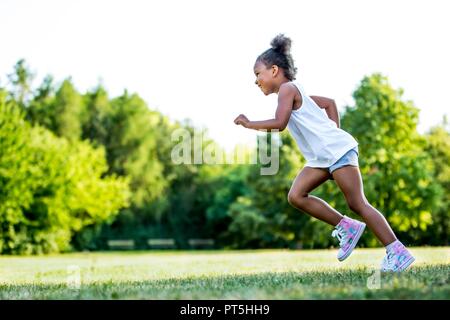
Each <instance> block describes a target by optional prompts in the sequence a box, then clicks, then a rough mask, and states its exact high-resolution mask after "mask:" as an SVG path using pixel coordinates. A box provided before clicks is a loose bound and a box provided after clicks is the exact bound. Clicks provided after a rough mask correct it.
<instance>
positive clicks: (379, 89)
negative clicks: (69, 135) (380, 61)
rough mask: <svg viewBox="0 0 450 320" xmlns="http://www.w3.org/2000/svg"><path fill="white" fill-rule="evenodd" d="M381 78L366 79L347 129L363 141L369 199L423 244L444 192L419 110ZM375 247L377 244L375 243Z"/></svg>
mask: <svg viewBox="0 0 450 320" xmlns="http://www.w3.org/2000/svg"><path fill="white" fill-rule="evenodd" d="M402 94H403V91H402V90H401V89H400V90H395V89H393V88H392V87H391V86H390V84H389V82H388V80H387V78H386V77H384V76H382V75H381V74H373V75H371V76H368V77H365V78H364V79H363V80H362V81H361V84H360V86H359V87H358V88H357V90H356V91H355V92H354V94H353V97H354V99H355V102H356V104H355V106H353V107H347V108H346V111H345V114H344V116H343V117H342V127H344V128H345V129H346V130H347V131H348V132H350V133H351V134H352V135H353V136H354V137H355V138H356V139H357V141H358V142H359V150H360V163H359V164H360V168H361V173H362V176H363V181H364V188H365V193H366V197H367V199H368V200H369V202H370V203H371V204H372V205H373V206H374V207H376V208H377V209H379V210H380V211H381V212H382V213H383V214H384V215H385V216H386V217H387V219H388V221H389V222H390V223H391V224H392V227H393V228H394V231H396V232H398V233H400V237H401V238H403V239H407V240H409V241H410V242H418V241H419V239H420V237H421V234H423V232H424V231H426V230H427V228H428V227H429V226H430V225H431V224H432V222H433V213H434V212H435V210H436V209H437V205H438V198H439V194H440V190H439V189H440V188H439V185H438V184H436V183H435V181H434V178H433V176H432V171H433V164H432V161H431V158H430V156H429V154H427V153H426V152H425V150H424V147H425V141H424V139H423V137H421V136H419V134H418V133H417V130H416V126H417V121H418V112H419V111H418V109H417V108H416V107H414V105H413V103H412V102H411V101H403V100H402ZM372 244H374V240H372Z"/></svg>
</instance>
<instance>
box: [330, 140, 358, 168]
mask: <svg viewBox="0 0 450 320" xmlns="http://www.w3.org/2000/svg"><path fill="white" fill-rule="evenodd" d="M358 155H359V152H358V146H356V147H354V148H353V149H350V150H349V151H347V153H346V154H344V155H343V156H342V157H341V158H340V159H339V160H338V161H336V162H335V163H334V164H332V165H331V167H329V168H327V170H328V171H329V172H330V173H333V171H334V170H336V169H339V168H342V167H344V166H355V167H358Z"/></svg>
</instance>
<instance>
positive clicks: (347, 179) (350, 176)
mask: <svg viewBox="0 0 450 320" xmlns="http://www.w3.org/2000/svg"><path fill="white" fill-rule="evenodd" d="M332 175H333V178H334V180H335V181H336V184H337V185H338V186H339V188H340V189H341V190H342V192H343V193H344V196H345V199H346V200H347V204H348V207H349V208H350V210H352V211H353V212H355V213H357V214H358V215H360V216H361V218H362V219H363V220H364V222H365V223H366V224H367V226H368V227H369V228H370V229H371V230H372V232H373V233H374V234H375V236H376V237H377V238H378V239H379V240H380V241H381V242H382V243H383V245H384V246H386V245H388V244H390V243H392V242H394V241H395V240H397V237H396V236H395V234H394V232H393V231H392V229H391V227H390V226H389V223H388V222H387V221H386V219H385V218H384V216H383V215H382V214H381V213H380V212H379V211H378V210H377V209H375V208H374V207H372V206H371V205H370V203H369V202H368V201H367V199H366V196H365V195H364V190H363V182H362V178H361V173H360V171H359V167H355V166H345V167H342V168H339V169H337V170H335V171H333V173H332Z"/></svg>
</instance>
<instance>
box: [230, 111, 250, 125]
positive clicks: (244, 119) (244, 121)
mask: <svg viewBox="0 0 450 320" xmlns="http://www.w3.org/2000/svg"><path fill="white" fill-rule="evenodd" d="M249 122H250V120H248V119H247V117H246V116H244V115H243V114H240V115H239V116H238V117H237V118H236V119H234V123H235V124H240V125H242V126H243V127H245V128H247V124H248V123H249Z"/></svg>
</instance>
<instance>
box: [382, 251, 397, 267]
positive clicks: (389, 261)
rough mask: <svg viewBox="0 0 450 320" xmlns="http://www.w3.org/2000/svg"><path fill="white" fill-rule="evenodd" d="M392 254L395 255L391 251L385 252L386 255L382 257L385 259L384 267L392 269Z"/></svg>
mask: <svg viewBox="0 0 450 320" xmlns="http://www.w3.org/2000/svg"><path fill="white" fill-rule="evenodd" d="M394 256H395V253H394V252H392V251H389V252H387V254H386V257H385V258H384V259H385V261H386V266H385V267H386V268H387V269H392V267H393V264H394V259H393V258H394Z"/></svg>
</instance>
